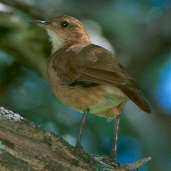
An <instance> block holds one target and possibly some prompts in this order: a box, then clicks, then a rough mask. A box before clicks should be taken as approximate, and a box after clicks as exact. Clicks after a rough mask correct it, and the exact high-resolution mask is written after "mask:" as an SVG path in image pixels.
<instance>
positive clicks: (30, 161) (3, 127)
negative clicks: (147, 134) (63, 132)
mask: <svg viewBox="0 0 171 171" xmlns="http://www.w3.org/2000/svg"><path fill="white" fill-rule="evenodd" d="M149 160H151V158H150V157H147V158H145V159H142V160H140V161H137V162H135V163H133V164H129V165H126V166H123V165H117V163H111V162H110V161H109V160H107V159H104V158H103V157H101V156H92V155H89V154H86V153H84V152H78V151H77V150H76V149H75V148H74V147H73V146H71V145H69V144H68V143H67V142H66V141H64V140H63V139H62V138H60V137H58V136H56V135H54V134H52V133H50V132H47V131H45V130H43V129H41V128H38V127H37V126H35V125H34V124H33V123H31V122H29V121H27V120H25V119H24V118H23V117H21V116H20V115H19V114H16V113H13V112H12V111H9V110H6V109H5V108H3V107H0V170H2V171H11V170H17V171H35V170H38V171H57V170H58V171H97V170H99V171H136V170H137V169H138V168H139V167H140V166H141V165H143V164H144V163H146V162H147V161H149Z"/></svg>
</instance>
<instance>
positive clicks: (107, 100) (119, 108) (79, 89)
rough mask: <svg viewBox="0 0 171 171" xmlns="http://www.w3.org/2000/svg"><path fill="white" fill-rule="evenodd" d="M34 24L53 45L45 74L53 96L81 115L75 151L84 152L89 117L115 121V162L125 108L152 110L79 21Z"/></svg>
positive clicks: (67, 18) (68, 19)
mask: <svg viewBox="0 0 171 171" xmlns="http://www.w3.org/2000/svg"><path fill="white" fill-rule="evenodd" d="M34 22H35V23H37V24H38V25H39V26H41V27H43V28H44V29H45V30H46V31H47V33H48V35H49V39H50V41H51V44H52V50H51V55H50V57H49V59H48V64H47V68H48V69H47V72H48V80H49V82H50V85H51V87H52V90H53V92H54V94H55V95H56V97H57V98H58V99H59V100H60V101H61V102H62V103H63V104H65V105H67V106H69V107H70V108H72V109H74V110H76V111H78V112H80V113H83V116H82V121H81V124H80V130H79V135H78V140H77V144H76V148H77V149H78V150H80V151H81V150H82V149H83V148H82V145H81V139H82V134H83V128H84V124H85V121H86V117H87V114H88V113H91V114H94V115H96V116H100V117H105V118H106V119H109V120H112V119H115V125H114V127H115V131H114V138H113V149H112V152H111V154H110V155H109V156H110V158H112V159H113V160H115V161H116V160H117V140H118V132H119V121H120V116H121V114H122V113H123V110H124V108H125V105H126V104H127V102H128V101H129V100H131V101H132V102H134V103H135V104H136V105H137V106H138V107H139V108H140V109H141V110H142V111H144V112H146V113H151V106H150V105H149V103H148V102H147V100H146V99H145V98H144V96H143V95H142V93H141V92H140V90H139V88H138V87H137V85H136V83H135V81H134V79H133V78H132V76H131V75H130V74H129V73H128V72H127V71H126V69H125V68H124V67H123V66H122V65H121V64H120V62H119V60H118V59H117V58H116V56H115V55H114V54H113V53H112V52H110V51H109V50H107V49H105V48H104V47H101V46H99V45H96V44H93V43H92V42H91V40H90V37H89V35H88V33H87V31H86V29H85V27H84V26H83V24H82V23H81V22H80V21H79V20H78V19H76V18H74V17H72V16H68V15H64V16H59V17H55V18H51V19H48V20H35V21H34Z"/></svg>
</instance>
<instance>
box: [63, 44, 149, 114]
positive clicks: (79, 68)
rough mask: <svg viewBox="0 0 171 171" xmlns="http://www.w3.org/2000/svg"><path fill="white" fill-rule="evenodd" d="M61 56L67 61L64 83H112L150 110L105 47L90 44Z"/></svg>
mask: <svg viewBox="0 0 171 171" xmlns="http://www.w3.org/2000/svg"><path fill="white" fill-rule="evenodd" d="M71 54H72V55H71ZM71 56H72V57H71ZM63 58H65V61H67V65H65V66H66V67H65V74H66V78H67V79H66V80H65V81H66V83H68V84H73V83H74V82H89V83H98V84H110V85H113V86H115V87H118V88H119V89H120V90H122V92H124V94H125V95H126V96H128V97H129V98H130V99H131V100H132V101H133V102H134V103H135V104H136V105H137V106H139V107H140V108H141V109H142V110H143V111H145V112H148V113H150V112H151V109H150V106H149V104H148V103H147V102H146V100H145V99H144V97H143V96H142V95H141V93H140V91H139V90H138V88H137V87H136V84H135V82H134V81H133V79H132V77H130V75H129V74H128V73H127V72H126V71H125V69H124V68H123V67H122V66H121V65H120V64H119V62H118V61H117V59H116V58H115V57H114V56H113V55H112V53H110V52H109V51H108V50H106V49H105V48H102V47H100V46H97V45H93V44H91V45H88V46H86V47H84V48H83V49H82V50H81V51H80V52H78V51H77V52H76V51H75V52H74V50H72V51H70V52H68V53H65V55H64V56H63ZM61 66H63V67H64V65H61ZM63 73H64V72H63ZM69 78H70V79H69ZM68 80H69V81H68Z"/></svg>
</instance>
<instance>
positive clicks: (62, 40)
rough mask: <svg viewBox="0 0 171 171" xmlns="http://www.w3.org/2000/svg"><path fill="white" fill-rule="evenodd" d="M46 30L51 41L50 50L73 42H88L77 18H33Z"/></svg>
mask: <svg viewBox="0 0 171 171" xmlns="http://www.w3.org/2000/svg"><path fill="white" fill-rule="evenodd" d="M35 22H36V23H38V24H39V25H40V26H42V27H43V28H45V30H46V31H47V32H48V35H49V37H50V40H51V42H52V47H53V48H52V52H55V51H57V50H58V49H60V48H62V47H65V46H68V45H74V44H85V45H86V44H89V43H90V39H89V36H88V34H87V32H86V30H85V28H84V26H83V25H82V24H81V22H80V21H79V20H77V19H76V18H74V17H71V16H62V17H56V18H52V19H49V20H47V21H41V20H35Z"/></svg>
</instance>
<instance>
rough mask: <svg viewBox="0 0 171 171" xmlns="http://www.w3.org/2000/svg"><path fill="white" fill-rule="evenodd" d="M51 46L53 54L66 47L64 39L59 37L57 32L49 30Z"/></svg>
mask: <svg viewBox="0 0 171 171" xmlns="http://www.w3.org/2000/svg"><path fill="white" fill-rule="evenodd" d="M47 32H48V35H49V38H50V41H51V44H52V53H54V52H56V51H57V50H59V49H60V48H62V47H64V43H65V42H64V39H62V38H61V37H60V36H58V35H57V34H56V33H55V32H53V31H51V30H49V29H48V30H47Z"/></svg>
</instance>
